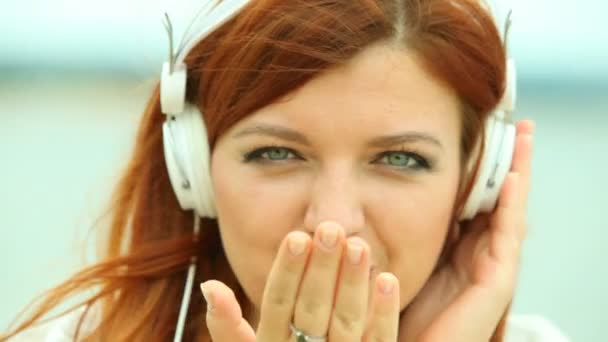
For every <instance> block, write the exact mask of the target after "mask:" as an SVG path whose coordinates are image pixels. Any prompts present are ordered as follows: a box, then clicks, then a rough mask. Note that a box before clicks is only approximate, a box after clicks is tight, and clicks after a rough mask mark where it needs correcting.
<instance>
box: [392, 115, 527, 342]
mask: <svg viewBox="0 0 608 342" xmlns="http://www.w3.org/2000/svg"><path fill="white" fill-rule="evenodd" d="M533 130H534V124H533V122H531V121H528V120H524V121H521V122H519V123H518V124H517V137H516V140H515V152H514V156H513V163H512V166H511V170H510V172H509V173H508V175H507V177H506V179H505V183H504V185H503V187H502V189H501V194H500V198H499V200H498V205H497V207H496V209H495V210H494V212H492V213H491V214H490V215H479V216H478V217H476V218H475V219H474V220H472V221H470V222H468V223H467V225H466V226H463V227H462V232H463V235H462V237H461V239H460V241H459V242H458V245H457V246H456V247H455V249H454V250H453V253H452V254H451V255H450V256H449V259H448V260H446V262H445V264H444V265H443V266H440V267H441V268H440V269H438V270H437V271H436V272H435V273H434V274H433V276H432V277H431V278H430V279H429V281H428V282H427V283H426V285H425V286H424V288H423V289H422V290H421V291H420V293H419V294H418V295H417V296H416V298H415V299H414V301H412V303H411V304H410V305H409V306H408V308H407V309H406V310H405V311H404V312H403V314H402V316H401V319H400V331H399V341H402V342H410V341H423V342H443V341H451V342H487V341H489V340H490V338H491V337H492V335H493V333H494V331H495V330H496V326H497V324H498V322H499V321H500V319H501V318H502V317H503V316H504V315H505V313H506V312H507V310H508V307H509V305H510V303H511V300H512V297H513V291H514V288H515V284H516V279H517V273H518V269H519V259H520V252H521V247H522V242H523V240H524V237H525V235H526V207H527V199H528V192H529V189H530V169H531V156H532V133H533Z"/></svg>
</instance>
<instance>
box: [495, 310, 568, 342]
mask: <svg viewBox="0 0 608 342" xmlns="http://www.w3.org/2000/svg"><path fill="white" fill-rule="evenodd" d="M505 337H506V338H505V342H570V339H569V338H568V337H566V335H565V334H564V333H563V332H562V331H560V329H559V328H558V327H557V326H556V325H555V324H553V323H552V322H551V321H549V320H548V319H546V318H544V317H542V316H539V315H527V314H526V315H511V316H509V318H508V319H507V331H506V336H505Z"/></svg>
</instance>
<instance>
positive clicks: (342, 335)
mask: <svg viewBox="0 0 608 342" xmlns="http://www.w3.org/2000/svg"><path fill="white" fill-rule="evenodd" d="M369 277H370V260H369V246H368V245H367V243H365V241H363V240H362V239H360V238H357V237H354V238H350V239H348V240H347V241H346V251H345V253H344V256H343V258H342V268H341V272H340V280H339V283H338V289H337V293H336V303H335V305H334V310H333V312H332V317H331V321H330V326H329V334H328V337H329V341H361V337H362V336H363V330H364V328H365V319H366V317H367V302H368V294H369Z"/></svg>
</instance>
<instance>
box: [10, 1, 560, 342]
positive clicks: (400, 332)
mask: <svg viewBox="0 0 608 342" xmlns="http://www.w3.org/2000/svg"><path fill="white" fill-rule="evenodd" d="M185 62H186V63H185V64H186V65H187V93H186V98H187V100H188V103H190V104H192V105H191V106H193V107H194V109H196V110H198V111H200V112H202V113H204V115H202V117H203V119H204V122H205V124H206V130H207V133H208V137H207V140H208V143H209V147H210V150H211V156H210V159H211V160H210V165H211V169H210V181H211V184H210V185H209V186H207V190H206V191H209V192H211V189H212V190H213V201H214V203H213V205H214V207H213V211H216V212H217V215H208V216H210V217H208V218H203V221H202V222H201V223H200V233H199V234H194V235H193V234H192V231H191V227H192V225H195V227H198V220H199V217H198V216H204V215H195V217H194V218H193V217H192V212H191V211H188V210H182V207H185V205H184V203H182V201H181V199H180V200H179V201H178V199H177V198H176V194H175V191H177V192H179V191H181V190H179V188H180V184H176V183H175V181H174V179H173V176H171V177H170V175H169V174H168V172H167V168H166V166H165V164H166V162H169V164H171V163H173V162H174V161H166V160H165V158H166V157H167V156H168V155H171V151H169V152H167V151H163V148H164V147H165V148H166V147H167V145H168V143H167V142H165V143H164V145H165V146H163V129H162V127H163V122H164V121H165V117H164V115H163V112H166V111H165V110H163V109H162V108H161V102H163V101H162V99H161V95H162V94H161V87H160V86H159V87H157V89H156V90H155V91H154V94H153V95H152V97H151V99H150V101H149V102H148V105H147V108H146V110H145V112H144V115H143V117H142V121H141V125H140V129H139V132H138V136H137V141H136V146H135V151H134V152H133V156H132V158H131V161H130V163H129V165H128V167H127V169H126V171H125V173H124V176H123V177H122V179H121V181H120V183H119V184H118V186H117V188H116V191H115V195H114V197H113V201H112V206H111V209H112V210H111V218H112V222H111V227H110V230H109V231H108V240H107V241H108V246H107V250H106V253H107V257H106V259H104V260H102V261H101V262H100V263H98V264H96V265H93V266H91V267H89V268H87V269H85V270H83V271H81V272H80V273H78V274H76V275H75V276H74V277H73V278H71V279H69V280H67V281H66V282H65V283H63V284H61V285H60V286H58V287H56V288H55V289H53V290H51V291H50V292H49V293H48V294H46V295H45V297H43V299H42V301H41V302H40V303H39V305H38V306H37V307H36V309H35V310H34V311H33V312H32V313H31V314H30V315H29V317H28V318H27V319H25V320H24V322H23V323H22V324H20V325H19V326H18V327H17V328H16V329H15V330H14V331H12V332H10V335H9V336H12V335H14V334H15V333H20V332H23V331H26V330H28V329H29V330H33V327H34V325H35V323H37V322H38V321H40V320H41V318H42V316H43V315H45V314H46V313H48V311H49V310H51V309H53V308H54V307H56V306H57V305H58V304H59V303H61V302H63V301H64V300H66V299H67V298H69V297H71V296H72V295H76V294H82V293H87V294H89V293H90V295H88V296H87V297H86V298H85V300H84V301H82V302H81V303H79V304H78V305H75V306H74V307H73V308H72V309H73V310H72V311H71V312H70V313H69V314H67V316H64V317H63V318H61V319H59V320H57V321H52V324H51V325H50V328H48V329H49V330H44V332H45V333H46V332H48V335H47V336H51V335H52V334H56V333H57V332H58V331H61V332H60V333H59V335H61V334H64V335H65V336H62V337H61V338H66V340H85V341H99V340H101V341H166V340H170V339H171V338H172V337H173V336H174V335H181V331H180V330H181V328H180V324H176V322H177V321H178V318H185V321H184V322H185V329H184V331H183V340H184V341H210V340H211V339H213V340H214V341H254V340H256V338H257V340H259V341H294V340H298V341H306V340H309V341H323V340H327V341H360V340H365V341H367V340H382V341H467V342H470V341H488V340H491V341H503V340H504V333H505V327H506V317H507V313H508V308H509V305H510V302H511V299H512V297H513V292H514V285H515V283H516V274H517V269H518V259H519V251H520V247H521V243H522V240H523V238H524V236H525V208H526V199H527V193H528V189H529V179H530V170H529V168H530V158H531V144H532V132H533V128H532V126H533V125H532V123H531V122H530V121H522V122H520V123H519V124H518V126H517V139H516V143H515V154H514V156H513V163H512V167H511V171H510V172H509V174H508V175H507V176H506V179H505V181H504V185H503V187H502V191H501V194H500V198H499V200H498V205H497V207H496V209H495V210H494V211H492V212H491V213H489V214H480V215H477V216H476V217H475V218H474V219H472V220H464V221H462V222H460V220H459V218H460V217H461V214H462V211H463V209H464V208H463V207H464V204H465V201H466V200H467V198H468V197H469V195H470V192H471V188H472V186H473V183H474V181H475V175H476V172H477V170H478V166H479V163H480V158H481V157H480V156H481V153H483V151H484V148H483V147H484V125H485V124H486V121H487V120H488V117H489V115H490V114H491V111H492V110H493V109H494V108H496V107H497V105H498V104H499V101H500V100H501V98H503V95H504V93H505V88H506V84H507V81H506V80H505V77H506V75H507V66H506V52H505V49H504V47H503V42H502V40H501V36H500V34H499V31H498V29H497V25H496V23H495V22H494V21H493V18H492V17H491V15H490V14H489V13H488V11H487V10H486V9H485V7H484V6H483V4H481V3H478V2H476V1H474V0H451V1H449V0H428V1H427V0H402V1H395V0H333V1H330V0H265V1H262V0H254V1H251V2H250V3H249V4H247V6H246V7H245V8H243V9H242V10H240V11H239V13H238V14H236V16H234V17H233V18H232V19H230V20H229V21H227V22H226V23H224V24H222V25H221V26H219V27H218V28H217V29H216V30H214V31H213V32H212V33H211V34H210V35H209V36H207V37H205V38H204V39H203V40H202V41H201V42H200V43H198V44H196V45H195V46H194V47H193V48H192V49H189V50H188V55H187V58H186V60H185ZM163 105H164V104H163ZM170 120H171V119H169V122H170ZM170 134H171V132H169V131H167V132H165V139H167V136H170ZM167 153H169V154H167ZM197 155H198V154H197ZM171 158H173V157H171ZM181 162H183V163H188V162H189V161H188V160H186V161H184V160H182V161H181ZM178 164H179V163H178ZM203 170H204V169H203ZM180 171H182V172H183V170H180ZM198 176H200V175H197V176H196V177H198ZM172 181H173V182H174V187H172ZM191 185H192V184H183V186H184V188H189V187H190V186H191ZM174 189H175V190H174ZM178 196H179V195H178ZM196 200H197V199H196V198H195V199H194V201H196ZM180 205H181V207H180ZM197 212H198V211H197ZM193 258H194V260H196V262H195V265H196V280H195V283H197V284H201V289H202V291H194V292H193V293H192V295H191V296H189V295H188V291H190V290H191V288H190V287H187V289H186V296H184V281H185V280H186V276H187V268H188V265H189V264H190V263H191V260H193ZM182 297H184V298H186V304H189V309H188V310H187V312H186V313H187V315H180V313H179V312H180V308H184V307H185V306H183V305H182ZM204 298H206V301H205V300H204ZM64 323H65V324H67V325H65V326H63V324H64ZM59 326H61V329H60V330H58V327H59ZM45 329H47V328H46V327H45ZM176 330H178V333H177V334H176ZM25 333H27V331H26V332H25ZM531 333H533V332H531ZM59 335H57V336H59ZM22 336H24V335H22ZM61 338H60V337H57V339H56V340H61ZM178 339H179V338H178ZM552 341H555V340H552Z"/></svg>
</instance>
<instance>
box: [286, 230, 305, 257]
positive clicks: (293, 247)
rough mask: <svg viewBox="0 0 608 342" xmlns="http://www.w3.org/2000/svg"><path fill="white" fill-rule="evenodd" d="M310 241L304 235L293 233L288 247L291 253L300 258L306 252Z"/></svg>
mask: <svg viewBox="0 0 608 342" xmlns="http://www.w3.org/2000/svg"><path fill="white" fill-rule="evenodd" d="M307 240H308V239H307V238H306V236H303V234H298V233H292V234H291V235H290V236H289V241H288V242H287V246H288V247H289V252H290V253H291V254H292V255H294V256H298V255H300V254H302V253H303V252H304V250H305V249H306V245H307V243H308V241H307Z"/></svg>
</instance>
